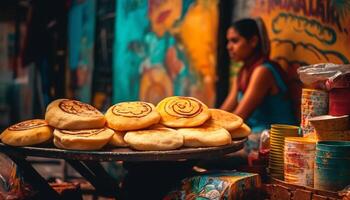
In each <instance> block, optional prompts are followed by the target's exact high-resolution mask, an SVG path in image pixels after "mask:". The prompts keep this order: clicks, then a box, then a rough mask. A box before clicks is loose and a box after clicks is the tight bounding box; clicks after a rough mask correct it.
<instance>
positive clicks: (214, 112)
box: [209, 109, 243, 131]
mask: <svg viewBox="0 0 350 200" xmlns="http://www.w3.org/2000/svg"><path fill="white" fill-rule="evenodd" d="M209 111H210V113H211V118H210V121H212V122H213V123H214V124H216V125H218V126H221V127H223V128H224V129H226V130H228V131H233V130H235V129H237V128H239V127H241V126H242V124H243V120H242V118H240V117H239V116H238V115H235V114H233V113H230V112H227V111H224V110H220V109H209Z"/></svg>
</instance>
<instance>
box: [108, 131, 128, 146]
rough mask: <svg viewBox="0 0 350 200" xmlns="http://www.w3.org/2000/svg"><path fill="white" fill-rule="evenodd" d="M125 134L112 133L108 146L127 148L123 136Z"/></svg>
mask: <svg viewBox="0 0 350 200" xmlns="http://www.w3.org/2000/svg"><path fill="white" fill-rule="evenodd" d="M125 134H126V132H120V131H114V134H113V136H112V138H111V140H109V144H110V145H112V146H115V147H127V146H129V144H128V143H126V142H125V140H124V136H125Z"/></svg>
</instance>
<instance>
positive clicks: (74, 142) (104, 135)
mask: <svg viewBox="0 0 350 200" xmlns="http://www.w3.org/2000/svg"><path fill="white" fill-rule="evenodd" d="M53 134H54V139H53V143H54V145H55V146H56V147H58V148H61V149H71V150H98V149H101V148H102V147H103V146H105V145H106V144H107V143H108V142H109V141H110V139H111V138H112V136H113V134H114V130H112V129H109V128H107V127H104V128H99V129H86V130H59V129H55V130H54V132H53Z"/></svg>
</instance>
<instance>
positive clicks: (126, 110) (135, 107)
mask: <svg viewBox="0 0 350 200" xmlns="http://www.w3.org/2000/svg"><path fill="white" fill-rule="evenodd" d="M152 110H153V109H152V107H151V106H150V105H149V104H147V103H145V102H125V103H119V104H117V105H115V106H114V107H113V108H112V112H113V114H115V115H117V116H123V117H130V118H131V117H133V118H140V117H144V116H146V115H148V114H150V113H151V112H152Z"/></svg>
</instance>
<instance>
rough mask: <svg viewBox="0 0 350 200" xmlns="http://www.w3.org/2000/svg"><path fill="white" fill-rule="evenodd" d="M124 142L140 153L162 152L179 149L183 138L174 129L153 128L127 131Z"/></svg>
mask: <svg viewBox="0 0 350 200" xmlns="http://www.w3.org/2000/svg"><path fill="white" fill-rule="evenodd" d="M124 140H125V141H126V142H127V143H128V144H129V145H130V146H131V148H133V149H136V150H141V151H162V150H163V151H164V150H173V149H177V148H180V147H181V146H182V145H183V136H182V135H181V134H180V133H178V132H177V131H176V130H174V129H170V128H166V127H158V126H153V127H151V128H150V129H145V130H139V131H129V132H127V133H126V134H125V137H124Z"/></svg>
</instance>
